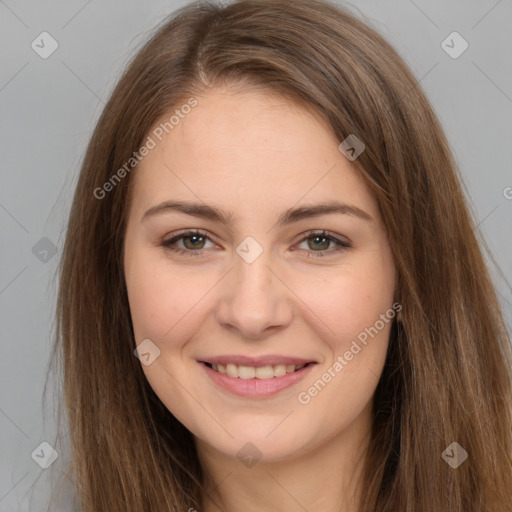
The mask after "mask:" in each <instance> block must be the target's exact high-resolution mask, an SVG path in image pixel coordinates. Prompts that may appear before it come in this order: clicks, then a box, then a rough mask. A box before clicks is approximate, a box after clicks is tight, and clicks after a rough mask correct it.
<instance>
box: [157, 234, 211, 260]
mask: <svg viewBox="0 0 512 512" xmlns="http://www.w3.org/2000/svg"><path fill="white" fill-rule="evenodd" d="M182 240H183V245H184V248H183V247H179V246H178V247H172V246H173V245H176V242H178V241H182ZM206 241H210V242H211V240H210V238H209V237H208V235H207V234H206V233H205V232H203V231H199V230H191V231H186V232H185V233H181V234H179V235H176V236H174V237H172V238H170V239H169V240H165V241H163V242H162V246H163V247H165V248H166V249H169V250H170V251H173V252H176V253H178V254H184V255H187V256H199V255H200V253H201V249H204V248H205V247H204V246H205V242H206ZM211 243H213V242H211Z"/></svg>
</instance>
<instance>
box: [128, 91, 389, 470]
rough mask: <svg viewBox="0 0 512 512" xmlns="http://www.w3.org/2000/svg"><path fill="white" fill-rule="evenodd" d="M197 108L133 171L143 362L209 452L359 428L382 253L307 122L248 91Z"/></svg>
mask: <svg viewBox="0 0 512 512" xmlns="http://www.w3.org/2000/svg"><path fill="white" fill-rule="evenodd" d="M196 99H197V106H195V107H194V108H193V109H191V110H190V112H189V113H188V114H187V115H186V116H183V118H180V121H179V122H178V123H177V124H176V125H175V126H174V127H173V129H172V130H169V133H168V134H166V133H165V131H164V132H163V136H162V134H160V132H161V131H162V130H160V131H159V132H157V133H158V134H159V135H160V138H161V140H159V138H157V137H155V136H152V138H153V139H154V140H155V142H156V146H155V147H154V148H153V149H152V150H151V151H150V152H149V154H148V155H147V156H146V157H145V158H144V159H143V160H142V162H141V163H140V164H139V167H138V168H137V169H136V170H134V171H133V173H134V175H133V179H134V182H133V183H132V186H133V187H134V188H133V196H132V202H131V205H130V211H129V217H128V223H127V230H126V237H125V251H124V265H125V278H126V285H127V290H128V297H129V303H130V310H131V316H132V321H133V327H134V334H135V339H136V343H137V345H139V344H140V343H144V344H143V345H142V346H141V353H144V354H146V355H145V356H144V357H141V364H142V369H143V371H144V374H145V376H146V378H147V379H148V381H149V383H150V385H151V387H152V389H153V390H154V391H155V393H156V394H157V395H158V397H159V398H160V400H161V401H162V402H163V403H164V404H165V406H166V407H167V408H168V409H169V410H170V411H171V412H172V413H173V415H174V416H175V417H176V418H177V419H178V420H180V421H181V422H182V423H183V424H184V425H185V426H186V427H187V428H188V429H189V431H190V432H191V433H192V434H193V435H194V436H195V439H196V440H197V441H199V442H200V443H202V444H203V445H204V446H208V447H209V448H210V449H212V450H216V451H217V452H218V453H219V454H226V455H230V456H236V455H237V454H240V453H242V454H243V450H249V451H250V450H254V447H256V448H257V453H258V457H262V458H264V459H265V460H268V461H278V460H285V459H287V458H290V457H293V456H297V455H299V454H301V453H306V452H308V451H309V450H313V449H315V448H318V447H319V446H320V445H322V444H324V443H326V442H327V441H328V440H332V439H333V438H335V436H342V435H343V433H344V432H347V431H348V430H349V429H350V428H352V427H353V426H354V425H363V424H366V425H368V419H369V417H370V416H369V415H370V410H371V407H370V406H371V400H372V396H373V393H374V391H375V388H376V385H377V382H378V379H379V377H380V374H381V373H382V369H383V365H384V362H385V356H386V350H387V346H388V338H389V332H390V327H391V324H392V322H393V317H394V314H395V310H394V309H393V296H394V284H395V268H394V264H393V259H392V254H391V250H390V247H389V244H388V240H387V237H386V234H385V230H384V226H383V223H382V219H381V218H380V215H379V211H378V207H377V204H376V202H375V200H374V199H373V197H372V195H371V194H370V192H369V190H368V189H367V187H366V186H365V184H364V183H363V181H362V180H361V178H360V176H359V175H358V172H357V171H356V169H355V168H354V167H353V164H352V163H351V162H350V161H349V160H348V159H347V158H345V156H344V155H343V154H342V153H341V152H340V150H339V149H338V145H339V143H340V141H338V140H336V138H335V137H334V136H333V135H332V133H331V132H330V130H329V129H328V127H327V125H326V124H325V123H324V122H323V121H322V120H321V119H320V118H319V117H318V116H317V115H316V114H312V113H309V112H308V111H307V110H305V109H303V108H302V107H300V106H298V105H294V104H292V103H290V102H288V101H286V100H284V99H283V98H281V97H279V96H274V95H270V94H259V93H255V92H240V91H238V92H234V91H233V90H228V89H216V90H213V91H211V92H208V93H207V94H205V95H203V96H199V97H196ZM176 203H179V204H178V205H176ZM193 205H196V206H193ZM319 205H328V206H329V207H332V208H328V207H325V208H324V209H323V210H322V209H321V208H317V207H318V206H319ZM144 340H146V341H144ZM134 348H135V347H134ZM302 365H305V366H302ZM365 421H366V423H365ZM246 443H252V445H254V447H248V446H250V445H246ZM240 450H242V452H240Z"/></svg>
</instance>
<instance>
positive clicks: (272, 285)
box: [216, 251, 293, 340]
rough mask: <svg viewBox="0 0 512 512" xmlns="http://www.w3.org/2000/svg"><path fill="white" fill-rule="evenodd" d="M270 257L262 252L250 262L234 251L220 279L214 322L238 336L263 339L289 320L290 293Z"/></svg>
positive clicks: (291, 314)
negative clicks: (220, 285)
mask: <svg viewBox="0 0 512 512" xmlns="http://www.w3.org/2000/svg"><path fill="white" fill-rule="evenodd" d="M271 260H272V257H271V254H270V251H263V253H262V254H261V255H260V256H259V257H258V258H257V259H256V260H255V261H253V262H252V263H248V262H247V261H245V260H244V259H243V258H242V257H239V256H238V254H237V255H235V259H234V266H233V268H232V270H231V271H230V272H229V274H228V275H227V276H226V278H225V279H224V280H223V284H222V291H221V295H220V299H219V304H218V307H217V309H216V316H217V321H218V322H219V323H220V324H221V325H222V326H223V327H224V328H226V329H228V330H230V331H232V332H234V333H236V334H237V336H239V337H240V338H243V339H250V340H259V339H265V338H266V337H268V336H269V335H271V334H275V333H276V332H277V331H279V330H282V329H284V328H285V327H286V326H287V325H289V324H290V322H291V321H292V317H293V306H292V297H293V293H292V292H291V291H290V289H289V288H288V287H287V286H286V285H285V283H284V282H283V280H282V278H280V276H279V275H278V270H277V268H276V265H272V261H271ZM272 267H274V268H272Z"/></svg>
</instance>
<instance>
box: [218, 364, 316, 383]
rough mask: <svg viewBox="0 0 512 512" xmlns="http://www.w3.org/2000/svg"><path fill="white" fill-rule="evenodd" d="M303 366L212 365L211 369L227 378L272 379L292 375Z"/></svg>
mask: <svg viewBox="0 0 512 512" xmlns="http://www.w3.org/2000/svg"><path fill="white" fill-rule="evenodd" d="M304 366H306V365H305V364H300V365H297V366H295V365H294V364H286V365H285V364H276V365H274V366H258V367H254V366H243V365H240V366H238V365H236V364H232V363H229V364H227V365H226V366H223V365H221V364H212V369H213V370H215V371H216V372H218V373H222V374H226V375H228V377H233V378H239V379H254V378H256V379H262V380H265V379H272V378H274V377H282V376H283V375H286V374H287V373H293V372H294V371H296V370H300V369H301V368H304Z"/></svg>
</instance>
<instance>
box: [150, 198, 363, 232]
mask: <svg viewBox="0 0 512 512" xmlns="http://www.w3.org/2000/svg"><path fill="white" fill-rule="evenodd" d="M171 212H181V213H185V214H187V215H191V216H193V217H199V218H201V219H205V220H210V221H213V222H219V223H222V224H225V225H229V224H230V223H231V221H232V219H233V213H232V212H225V211H223V210H220V209H219V208H216V207H214V206H210V205H207V204H201V203H191V202H187V201H165V202H163V203H160V204H158V205H156V206H153V207H151V208H149V210H147V211H146V212H145V213H144V215H143V216H142V219H141V222H143V221H145V220H147V219H149V218H151V217H155V216H157V215H163V214H167V213H171ZM333 213H337V214H345V215H351V216H353V217H357V218H360V219H362V220H365V221H368V222H371V221H373V218H372V217H371V216H370V215H369V214H368V213H366V212H365V211H363V210H361V209H360V208H357V207H356V206H351V205H348V204H344V203H340V202H337V201H331V202H328V203H320V204H315V205H311V206H299V207H297V208H289V209H288V210H285V211H284V212H283V213H281V215H280V216H279V219H278V220H277V223H276V224H277V225H278V226H286V225H288V224H293V223H294V222H298V221H300V220H302V219H308V218H311V217H319V216H321V215H327V214H333Z"/></svg>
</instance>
